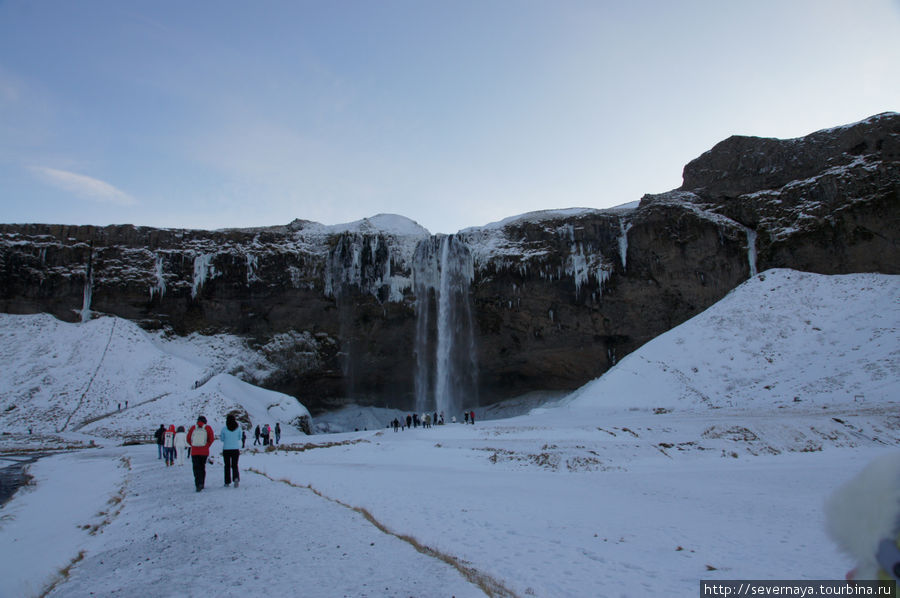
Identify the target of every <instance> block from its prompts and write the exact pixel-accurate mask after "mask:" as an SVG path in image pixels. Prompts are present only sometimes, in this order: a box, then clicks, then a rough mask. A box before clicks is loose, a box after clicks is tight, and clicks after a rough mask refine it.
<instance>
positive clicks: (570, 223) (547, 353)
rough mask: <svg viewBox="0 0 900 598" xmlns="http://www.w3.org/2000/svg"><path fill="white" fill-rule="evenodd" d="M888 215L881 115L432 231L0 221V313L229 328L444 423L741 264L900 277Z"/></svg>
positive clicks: (899, 162) (899, 124)
mask: <svg viewBox="0 0 900 598" xmlns="http://www.w3.org/2000/svg"><path fill="white" fill-rule="evenodd" d="M898 214H900V115H897V114H884V115H878V116H875V117H872V118H870V119H868V120H866V121H863V122H861V123H857V124H854V125H848V126H845V127H839V128H835V129H830V130H826V131H819V132H817V133H814V134H812V135H809V136H807V137H804V138H799V139H791V140H776V139H759V138H747V137H732V138H729V139H727V140H725V141H723V142H721V143H720V144H718V145H716V146H715V147H714V148H713V149H711V150H710V151H709V152H707V153H706V154H704V155H702V156H700V157H699V158H697V159H696V160H694V161H693V162H691V163H690V164H688V165H687V166H686V167H685V170H684V185H683V186H682V187H681V188H680V189H678V190H675V191H671V192H669V193H664V194H661V195H655V196H645V197H644V198H643V199H642V200H641V202H640V204H639V205H637V206H633V207H629V208H622V209H616V210H606V211H599V210H587V209H585V210H562V211H552V212H541V213H532V214H526V215H523V216H519V217H516V218H511V219H509V220H507V221H504V222H502V223H498V224H495V225H489V226H487V227H483V228H477V229H467V230H465V231H461V232H460V233H458V234H457V235H454V236H453V237H450V238H447V237H444V236H437V237H432V236H431V235H430V234H429V233H428V231H426V230H425V229H422V228H421V227H419V226H418V225H416V224H415V223H413V222H411V221H409V220H406V219H403V218H400V217H391V216H376V217H374V218H371V219H367V220H363V221H360V222H357V223H352V224H349V225H343V226H332V227H328V226H322V225H319V224H316V223H311V222H305V221H295V222H293V223H291V224H290V225H287V226H281V227H271V228H265V229H247V230H224V231H196V230H172V229H165V230H160V229H151V228H144V227H134V226H111V227H93V226H58V225H38V224H28V225H12V224H10V225H0V310H2V311H5V312H9V313H36V312H49V313H52V314H54V315H56V316H57V317H59V318H62V319H65V320H69V321H73V320H78V319H81V318H84V317H89V314H90V313H92V312H93V313H109V314H115V315H118V316H121V317H125V318H128V319H131V320H134V321H137V322H139V323H140V324H141V325H142V326H144V327H146V328H166V329H171V330H172V331H173V332H174V333H176V334H186V333H189V332H193V331H200V332H203V333H213V332H229V333H233V334H237V335H241V336H244V337H246V338H247V339H248V342H250V343H251V344H252V346H254V347H255V348H257V350H259V351H260V352H261V353H262V354H264V355H265V356H266V358H267V359H269V360H270V361H271V362H272V363H275V364H277V365H278V374H276V375H274V376H272V377H270V378H268V379H266V380H261V381H260V380H256V381H255V382H258V383H262V384H263V385H265V386H268V387H270V388H273V389H275V390H280V391H283V392H288V393H290V394H293V395H294V396H297V397H298V398H299V399H301V400H302V401H303V402H304V404H306V405H307V406H308V407H310V409H312V410H313V411H316V410H321V409H325V408H329V407H333V406H336V405H339V404H341V403H342V402H345V401H354V402H358V403H369V404H377V405H385V404H387V405H391V406H396V407H400V408H404V409H413V408H415V409H423V410H424V409H429V410H431V409H434V408H436V407H445V408H446V409H448V410H453V411H455V410H457V409H458V408H460V407H465V406H470V405H474V404H476V403H481V404H485V403H490V402H493V401H495V400H498V399H502V398H505V397H509V396H514V395H517V394H521V393H523V392H528V391H531V390H539V389H573V388H576V387H578V386H580V385H581V384H583V383H584V382H586V381H588V380H590V379H592V378H596V377H597V376H599V375H600V374H601V373H602V372H603V371H605V370H606V369H608V368H609V367H610V366H611V365H613V364H614V363H615V362H616V361H617V360H618V359H621V358H622V357H623V356H624V355H626V354H627V353H629V352H630V351H632V350H634V349H635V348H636V347H638V346H640V345H641V344H643V343H644V342H646V341H647V340H649V339H651V338H653V337H654V336H656V335H658V334H660V333H662V332H664V331H666V330H668V329H669V328H671V327H673V326H675V325H677V324H679V323H681V322H683V321H684V320H686V319H688V318H689V317H691V316H693V315H695V314H697V313H698V312H700V311H701V310H703V309H705V308H706V307H708V306H709V305H711V304H713V303H714V302H716V301H718V300H719V299H720V298H722V297H723V296H724V295H725V294H726V293H727V292H728V291H730V290H731V289H732V288H734V287H735V286H737V285H738V284H740V283H741V282H743V281H744V280H746V279H747V278H748V277H749V276H751V275H752V274H753V273H754V272H756V271H762V270H764V269H767V268H770V267H788V268H796V269H801V270H808V271H812V272H818V273H824V274H838V273H849V272H863V271H877V272H883V273H898V270H900V241H898V232H897V231H900V221H898V220H900V216H898ZM447 394H449V395H452V398H451V399H449V402H447V401H448V400H446V399H437V397H438V395H440V396H441V397H443V396H444V395H447ZM436 400H437V404H436V403H435V402H436ZM442 400H443V401H444V402H441V401H442Z"/></svg>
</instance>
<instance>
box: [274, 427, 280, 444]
mask: <svg viewBox="0 0 900 598" xmlns="http://www.w3.org/2000/svg"><path fill="white" fill-rule="evenodd" d="M275 444H281V424H280V423H278V422H275Z"/></svg>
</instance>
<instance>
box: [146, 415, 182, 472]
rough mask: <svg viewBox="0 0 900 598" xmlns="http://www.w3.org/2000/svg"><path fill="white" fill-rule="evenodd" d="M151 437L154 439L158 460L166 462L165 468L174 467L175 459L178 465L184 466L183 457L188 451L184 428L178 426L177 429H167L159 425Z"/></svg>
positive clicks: (170, 427)
mask: <svg viewBox="0 0 900 598" xmlns="http://www.w3.org/2000/svg"><path fill="white" fill-rule="evenodd" d="M153 436H154V437H155V438H156V448H157V451H158V458H159V459H165V460H166V467H168V466H170V465H175V460H176V459H177V460H178V464H179V465H184V456H185V454H186V453H189V451H190V449H189V448H188V442H187V432H185V431H184V426H178V429H175V426H169V427H168V429H167V428H166V427H165V426H164V425H162V424H160V426H159V428H158V429H157V430H156V432H155V433H154V434H153Z"/></svg>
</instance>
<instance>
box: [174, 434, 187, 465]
mask: <svg viewBox="0 0 900 598" xmlns="http://www.w3.org/2000/svg"><path fill="white" fill-rule="evenodd" d="M186 455H187V432H185V431H184V426H178V430H176V432H175V459H176V460H177V461H178V464H179V465H184V458H185V456H186Z"/></svg>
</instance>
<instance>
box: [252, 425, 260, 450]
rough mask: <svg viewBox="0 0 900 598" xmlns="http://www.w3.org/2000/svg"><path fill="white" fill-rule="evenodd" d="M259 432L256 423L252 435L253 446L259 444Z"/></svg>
mask: <svg viewBox="0 0 900 598" xmlns="http://www.w3.org/2000/svg"><path fill="white" fill-rule="evenodd" d="M259 434H260V431H259V424H257V425H256V431H255V432H253V436H254V438H253V446H256V445H257V444H259Z"/></svg>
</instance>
